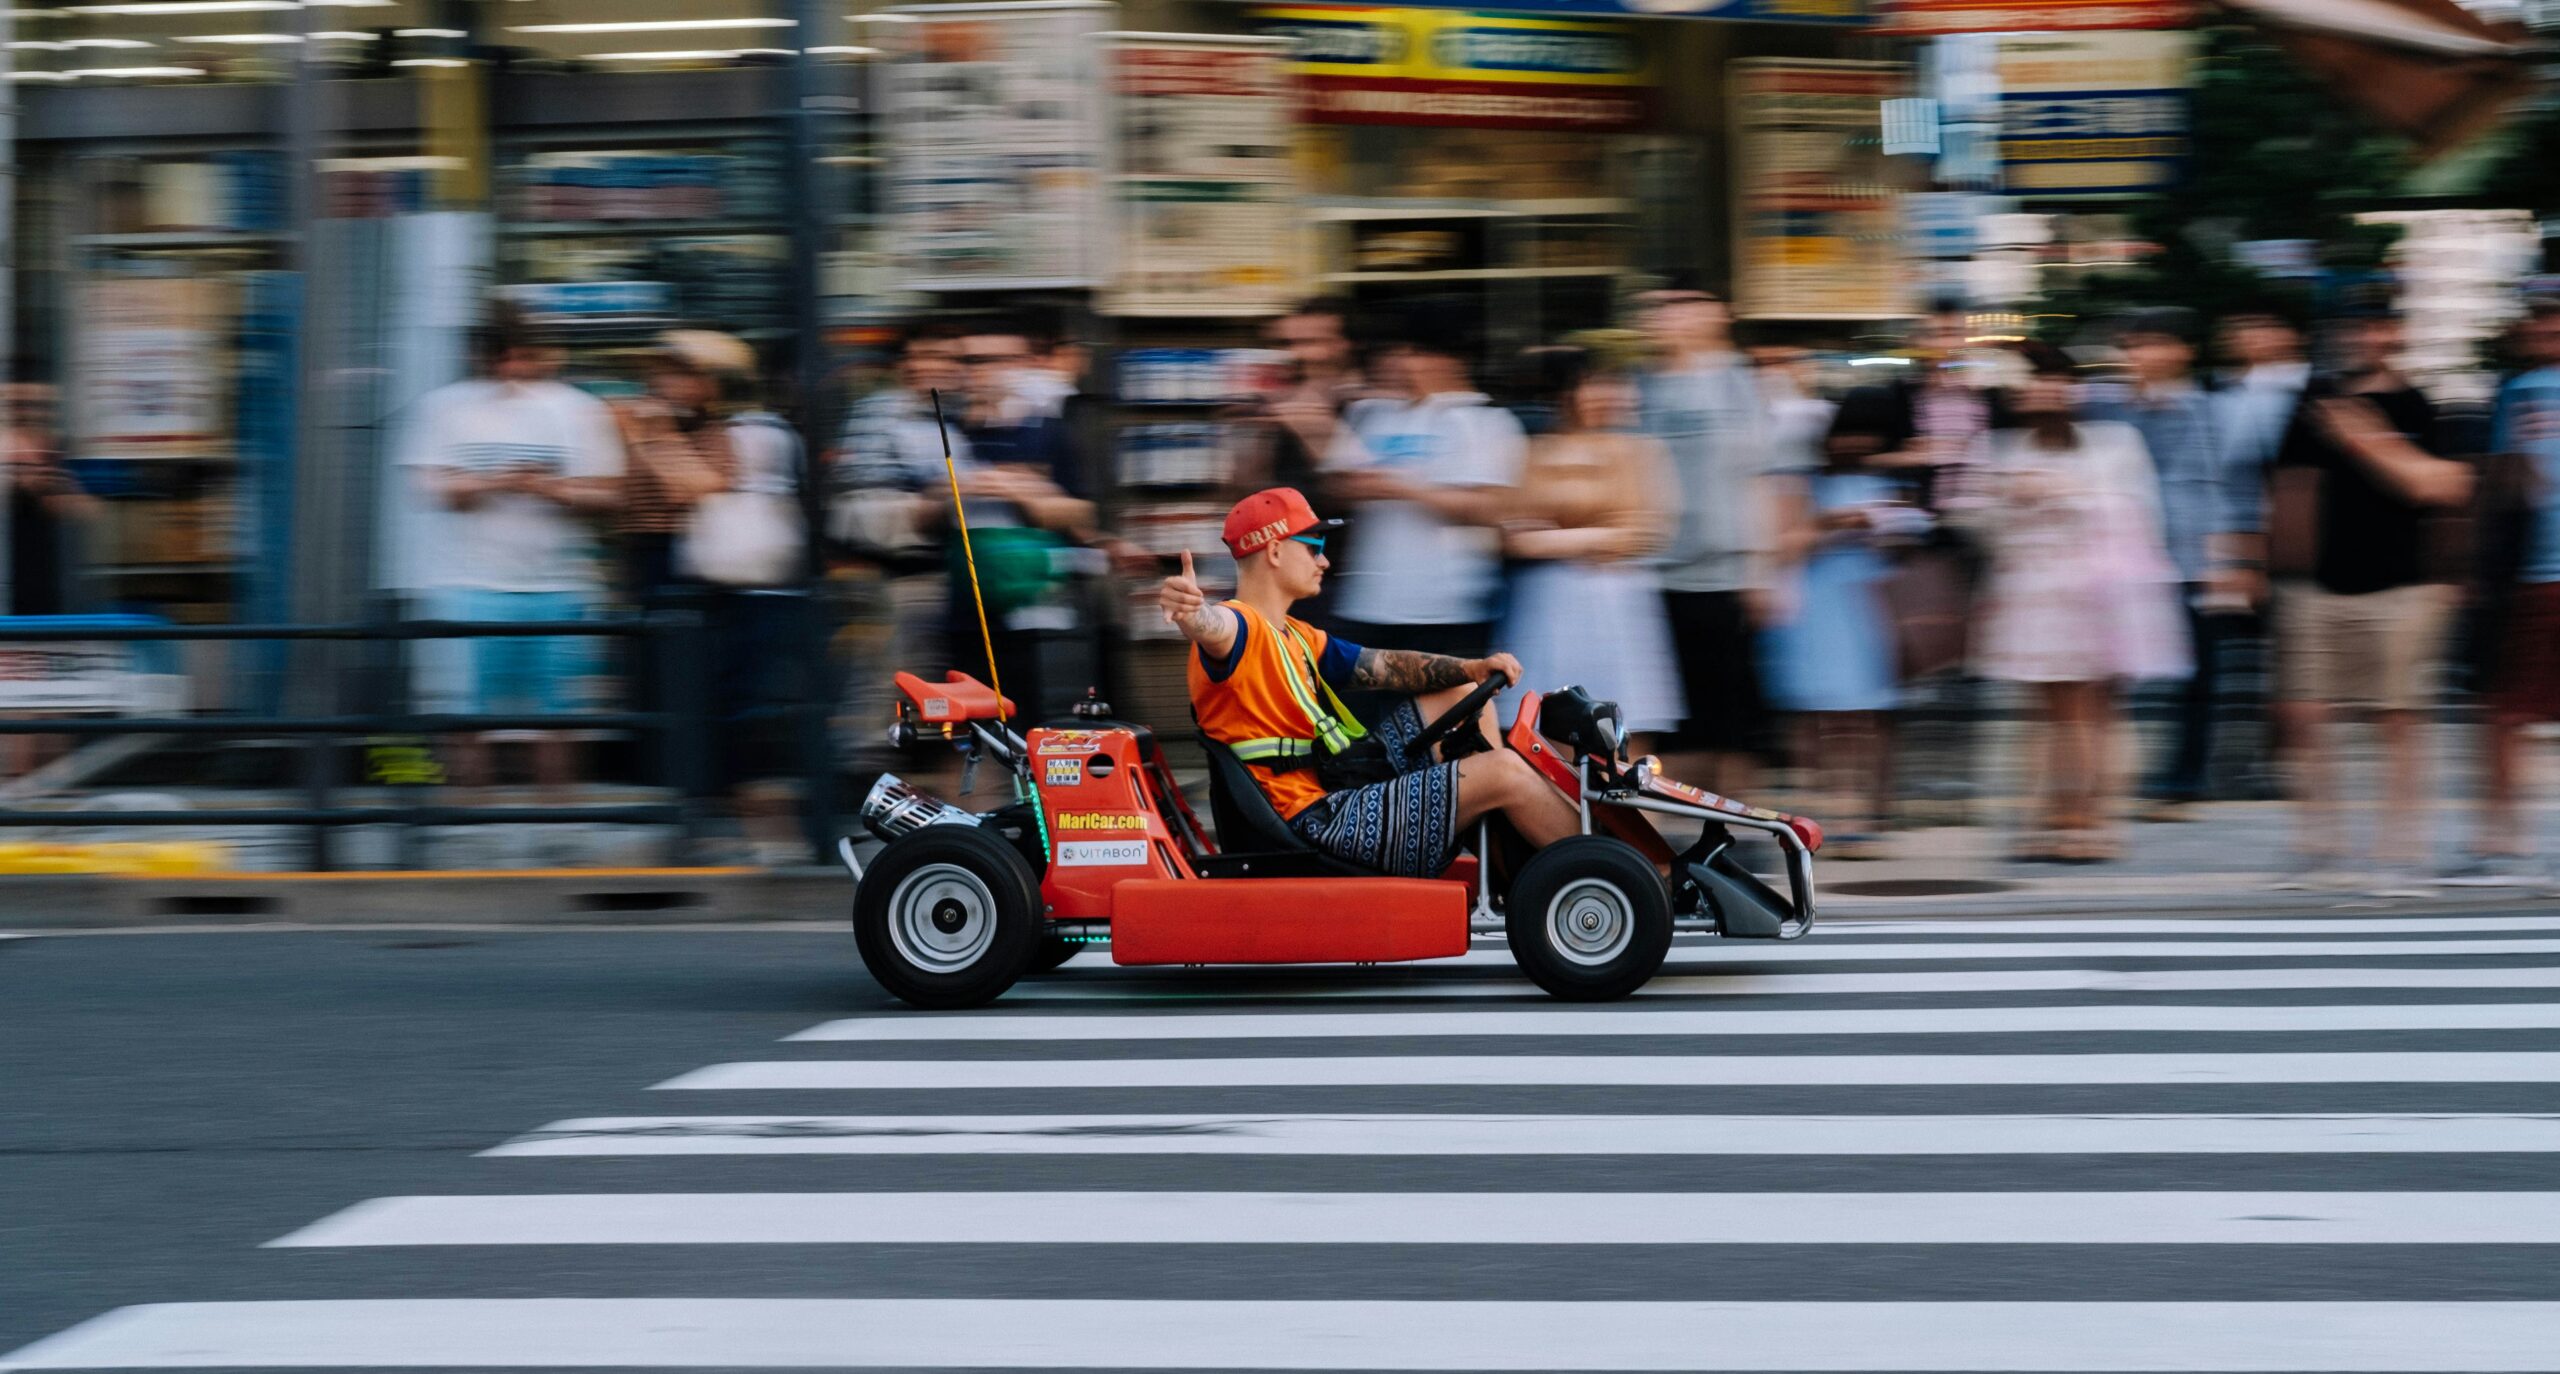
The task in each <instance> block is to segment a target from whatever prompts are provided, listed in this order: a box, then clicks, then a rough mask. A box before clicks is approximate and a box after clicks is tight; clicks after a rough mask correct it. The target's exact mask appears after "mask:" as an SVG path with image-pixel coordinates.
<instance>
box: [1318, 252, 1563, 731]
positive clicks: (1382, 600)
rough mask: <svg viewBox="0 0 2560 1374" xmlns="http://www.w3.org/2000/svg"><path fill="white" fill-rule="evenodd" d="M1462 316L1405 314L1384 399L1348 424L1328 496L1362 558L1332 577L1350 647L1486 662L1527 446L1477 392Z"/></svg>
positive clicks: (1371, 402) (1333, 458)
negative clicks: (1347, 514)
mask: <svg viewBox="0 0 2560 1374" xmlns="http://www.w3.org/2000/svg"><path fill="white" fill-rule="evenodd" d="M1458 309H1459V307H1457V306H1455V305H1454V304H1445V303H1440V302H1433V303H1429V304H1425V305H1422V306H1418V307H1416V308H1414V309H1412V310H1410V311H1408V312H1407V313H1406V315H1405V316H1404V318H1403V319H1402V321H1401V322H1400V324H1399V327H1398V328H1397V330H1396V331H1395V332H1396V334H1397V337H1396V339H1395V340H1394V341H1392V342H1391V343H1390V344H1389V345H1388V346H1387V347H1386V348H1385V349H1383V350H1382V351H1381V352H1380V354H1379V355H1378V359H1377V362H1378V366H1379V373H1380V375H1379V376H1378V377H1376V378H1375V379H1374V380H1375V381H1376V382H1378V383H1379V384H1380V386H1381V388H1382V390H1383V391H1384V392H1385V393H1386V394H1384V395H1381V396H1376V397H1372V398H1370V399H1365V400H1360V401H1355V402H1353V403H1352V404H1351V405H1350V407H1349V408H1348V409H1347V410H1346V411H1345V412H1344V414H1343V422H1342V424H1341V425H1340V426H1339V427H1337V428H1336V430H1335V432H1334V438H1333V443H1332V444H1331V446H1330V447H1329V448H1328V449H1327V451H1326V454H1325V481H1324V484H1323V485H1324V495H1325V499H1326V500H1327V501H1328V503H1333V502H1339V503H1341V505H1342V506H1344V507H1347V508H1348V509H1349V510H1350V511H1351V518H1352V521H1353V527H1354V530H1355V532H1356V533H1355V535H1354V538H1355V542H1356V546H1357V549H1358V554H1357V560H1356V561H1355V562H1353V563H1352V564H1351V565H1350V566H1349V567H1348V568H1347V569H1346V570H1345V571H1344V572H1342V573H1340V574H1339V575H1338V578H1337V580H1338V581H1339V582H1340V584H1341V586H1340V589H1339V591H1338V593H1337V595H1336V599H1335V602H1334V607H1335V612H1336V614H1337V615H1338V616H1339V617H1340V619H1341V625H1342V633H1343V635H1344V636H1345V637H1347V638H1349V639H1351V640H1353V641H1354V642H1356V643H1360V644H1365V645H1367V646H1369V647H1371V648H1374V649H1405V650H1411V651H1413V652H1417V653H1429V654H1446V655H1448V656H1449V657H1452V658H1461V659H1474V658H1482V657H1484V656H1485V655H1486V654H1487V653H1489V652H1491V644H1492V641H1493V622H1494V617H1495V614H1496V612H1497V609H1498V601H1499V598H1500V595H1501V590H1502V535H1501V526H1502V522H1503V520H1504V519H1505V518H1506V517H1507V516H1508V515H1509V514H1510V513H1511V502H1512V499H1513V497H1514V495H1515V489H1516V488H1517V486H1518V485H1519V481H1520V472H1521V467H1522V465H1523V463H1524V462H1525V461H1526V459H1527V456H1528V436H1527V435H1526V434H1525V433H1523V432H1522V430H1521V428H1520V422H1519V421H1518V420H1516V419H1514V418H1512V415H1511V412H1509V411H1507V410H1504V409H1502V408H1501V407H1500V406H1497V405H1495V404H1494V403H1493V402H1492V400H1491V399H1490V398H1488V397H1487V396H1486V395H1485V394H1484V393H1483V392H1481V391H1478V390H1476V389H1475V384H1474V382H1473V380H1472V379H1471V377H1470V374H1469V368H1468V362H1467V360H1468V358H1469V356H1470V355H1471V354H1472V352H1473V344H1472V341H1471V338H1470V332H1469V330H1468V329H1467V328H1466V326H1465V325H1464V324H1463V323H1461V322H1460V319H1459V317H1458V313H1457V312H1458ZM1355 705H1357V703H1355Z"/></svg>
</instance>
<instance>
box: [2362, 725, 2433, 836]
mask: <svg viewBox="0 0 2560 1374" xmlns="http://www.w3.org/2000/svg"><path fill="white" fill-rule="evenodd" d="M2373 728H2374V733H2375V734H2378V735H2380V736H2381V737H2382V762H2383V770H2384V771H2383V778H2384V782H2383V789H2382V798H2381V801H2380V803H2379V804H2378V805H2376V806H2375V807H2374V811H2373V855H2374V857H2375V858H2377V859H2379V860H2381V861H2382V862H2383V863H2384V864H2385V865H2388V866H2390V867H2394V868H2406V869H2414V868H2417V867H2419V866H2420V865H2422V864H2424V863H2425V862H2426V859H2427V856H2428V854H2429V853H2430V852H2432V851H2433V849H2434V848H2435V843H2434V841H2435V828H2434V826H2433V825H2432V824H2431V822H2432V820H2433V819H2434V818H2433V815H2432V812H2431V811H2430V809H2429V804H2428V802H2429V799H2430V798H2432V797H2433V796H2434V795H2435V794H2434V792H2432V791H2431V790H2429V789H2428V787H2427V753H2426V738H2425V734H2424V728H2423V725H2422V722H2421V719H2420V717H2419V714H2418V713H2417V712H2415V711H2376V712H2375V713H2374V716H2373ZM2403 808H2405V814H2394V813H2395V812H2400V811H2402V810H2403Z"/></svg>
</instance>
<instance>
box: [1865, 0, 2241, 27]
mask: <svg viewBox="0 0 2560 1374" xmlns="http://www.w3.org/2000/svg"><path fill="white" fill-rule="evenodd" d="M2196 9H2197V6H2196V4H2195V0H1882V11H1881V13H1880V14H1879V15H1878V16H1877V23H1879V24H1880V25H1882V26H1883V27H1884V28H1886V29H1889V30H1891V31H1893V32H1895V33H1901V34H1913V35H1918V34H1940V33H2014V32H2044V33H2050V32H2054V31H2057V30H2068V29H2174V28H2181V27H2184V26H2185V25H2186V24H2188V23H2190V22H2191V21H2193V20H2194V19H2195V17H2196Z"/></svg>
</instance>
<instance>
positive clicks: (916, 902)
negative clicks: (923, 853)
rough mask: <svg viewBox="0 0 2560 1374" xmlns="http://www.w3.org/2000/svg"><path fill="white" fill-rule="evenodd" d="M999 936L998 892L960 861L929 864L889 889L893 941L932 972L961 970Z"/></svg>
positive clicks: (911, 959)
mask: <svg viewBox="0 0 2560 1374" xmlns="http://www.w3.org/2000/svg"><path fill="white" fill-rule="evenodd" d="M995 942H996V898H995V894H994V893H992V892H990V891H988V890H987V885H986V883H984V882H983V881H981V880H980V879H979V877H978V875H977V874H975V873H972V872H970V871H969V870H967V869H965V868H962V867H960V866H959V865H958V864H927V865H925V866H924V867H923V868H919V869H917V870H916V871H915V872H913V873H910V874H908V875H907V876H906V877H905V878H903V879H901V880H900V881H899V883H898V886H897V889H896V890H895V891H893V892H891V893H890V894H889V943H891V944H893V945H895V946H897V949H898V957H899V958H901V959H904V960H906V961H907V962H908V963H910V964H912V965H914V966H915V967H917V968H919V969H922V970H924V971H925V972H927V973H958V972H959V971H961V970H962V969H965V968H968V967H969V966H970V965H972V964H975V963H977V962H978V960H979V959H981V958H983V957H985V955H986V952H987V948H988V946H990V945H993V944H994V943H995Z"/></svg>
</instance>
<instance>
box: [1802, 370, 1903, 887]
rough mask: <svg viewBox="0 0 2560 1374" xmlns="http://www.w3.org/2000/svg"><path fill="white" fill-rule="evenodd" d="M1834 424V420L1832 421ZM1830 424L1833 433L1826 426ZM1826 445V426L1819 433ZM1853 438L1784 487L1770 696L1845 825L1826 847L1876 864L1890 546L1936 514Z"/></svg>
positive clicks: (1889, 793) (1888, 770) (1891, 696)
mask: <svg viewBox="0 0 2560 1374" xmlns="http://www.w3.org/2000/svg"><path fill="white" fill-rule="evenodd" d="M1826 419H1827V417H1826ZM1823 428H1827V425H1826V426H1824V427H1823ZM1812 433H1813V434H1814V435H1815V437H1816V441H1817V442H1819V441H1820V439H1821V436H1822V428H1816V429H1814V430H1813V431H1812ZM1868 457H1869V455H1868V454H1866V453H1864V452H1862V451H1861V446H1860V445H1859V444H1857V443H1855V442H1851V441H1849V440H1848V439H1846V438H1844V439H1843V440H1842V442H1840V443H1837V444H1824V445H1823V448H1822V452H1821V454H1820V457H1819V460H1818V462H1816V463H1813V464H1809V465H1808V466H1807V467H1806V468H1804V469H1802V470H1800V471H1799V472H1798V473H1796V474H1795V477H1794V480H1793V481H1790V482H1789V483H1788V484H1787V486H1786V488H1785V489H1784V496H1783V498H1782V500H1781V501H1780V504H1779V517H1778V521H1777V554H1776V567H1777V585H1776V587H1775V589H1774V594H1773V596H1772V600H1773V602H1774V603H1775V610H1774V612H1773V614H1772V618H1771V622H1770V625H1769V628H1768V630H1767V632H1766V633H1765V634H1764V635H1763V637H1762V644H1761V647H1762V654H1763V662H1765V663H1766V664H1767V665H1768V676H1769V695H1770V699H1771V702H1772V703H1773V704H1774V705H1775V706H1776V707H1777V708H1778V709H1779V710H1781V711H1785V712H1790V713H1793V715H1794V716H1795V718H1796V727H1797V728H1796V747H1795V751H1794V752H1795V757H1796V759H1797V761H1798V766H1799V767H1802V768H1804V769H1805V770H1807V771H1808V772H1809V773H1810V775H1811V776H1812V779H1813V787H1814V791H1815V792H1816V793H1817V794H1818V795H1820V796H1822V797H1823V798H1825V799H1826V802H1827V809H1826V810H1824V812H1823V813H1822V814H1823V815H1825V816H1826V817H1833V816H1836V817H1838V820H1837V822H1836V824H1837V825H1838V826H1839V829H1838V830H1837V831H1836V832H1835V833H1834V835H1833V838H1832V841H1831V843H1829V844H1828V845H1826V846H1825V847H1824V850H1823V852H1824V853H1826V854H1829V855H1831V856H1832V857H1834V858H1840V859H1864V858H1874V857H1876V856H1877V854H1878V853H1879V852H1880V838H1879V837H1880V836H1881V835H1882V834H1883V832H1884V831H1885V829H1886V827H1887V826H1888V824H1889V823H1890V822H1891V819H1892V815H1893V766H1892V765H1893V757H1892V729H1891V725H1892V714H1891V713H1892V711H1893V708H1894V705H1895V702H1896V700H1897V696H1898V694H1897V692H1896V687H1895V684H1896V665H1895V651H1894V637H1893V627H1892V626H1891V624H1889V623H1888V622H1887V620H1886V615H1885V603H1884V599H1883V588H1884V584H1885V580H1886V578H1888V577H1889V576H1891V574H1892V571H1893V563H1892V561H1891V557H1890V555H1889V554H1888V552H1887V549H1888V548H1890V547H1894V546H1900V545H1906V544H1908V543H1909V542H1910V541H1911V540H1913V539H1915V538H1917V537H1918V536H1920V535H1922V534H1924V533H1926V532H1927V531H1928V529H1929V526H1930V523H1931V521H1930V517H1929V514H1928V512H1927V511H1925V510H1922V509H1920V508H1919V507H1917V506H1914V505H1912V504H1910V503H1909V502H1908V501H1907V500H1905V499H1904V490H1903V488H1902V486H1901V485H1900V484H1899V483H1897V482H1896V481H1895V480H1894V479H1893V477H1892V476H1891V475H1890V474H1887V473H1884V472H1880V471H1878V470H1877V469H1876V468H1874V467H1873V466H1871V465H1870V464H1869V462H1868Z"/></svg>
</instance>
